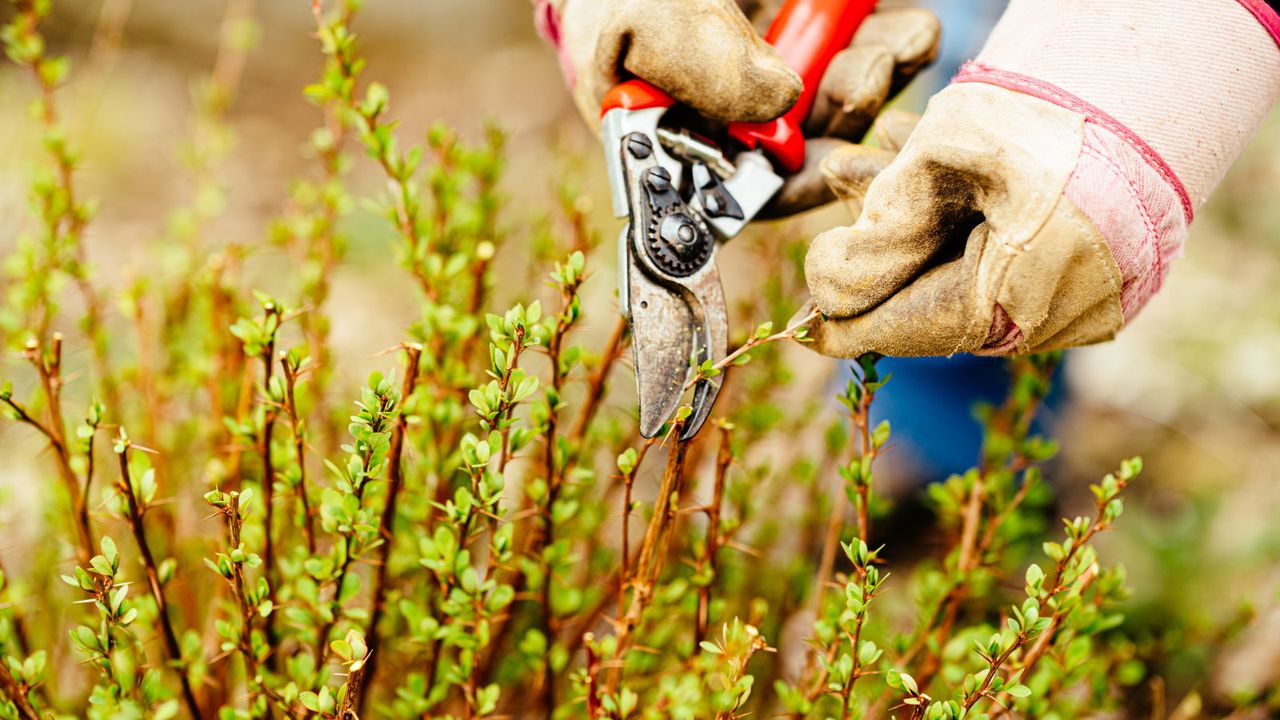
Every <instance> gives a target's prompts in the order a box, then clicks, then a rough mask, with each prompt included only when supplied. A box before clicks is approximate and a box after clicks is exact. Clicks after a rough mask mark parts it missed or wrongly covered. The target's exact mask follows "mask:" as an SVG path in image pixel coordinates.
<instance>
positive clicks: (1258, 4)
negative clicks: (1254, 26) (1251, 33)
mask: <svg viewBox="0 0 1280 720" xmlns="http://www.w3.org/2000/svg"><path fill="white" fill-rule="evenodd" d="M1240 4H1241V5H1243V6H1244V9H1245V10H1248V11H1249V12H1250V13H1253V16H1254V17H1256V18H1258V22H1259V23H1260V24H1261V25H1262V27H1263V29H1265V30H1266V31H1267V34H1268V35H1270V36H1271V39H1272V40H1275V41H1276V44H1277V45H1280V14H1277V13H1276V11H1275V9H1274V8H1272V7H1271V6H1270V5H1268V4H1267V3H1266V2H1265V0H1240Z"/></svg>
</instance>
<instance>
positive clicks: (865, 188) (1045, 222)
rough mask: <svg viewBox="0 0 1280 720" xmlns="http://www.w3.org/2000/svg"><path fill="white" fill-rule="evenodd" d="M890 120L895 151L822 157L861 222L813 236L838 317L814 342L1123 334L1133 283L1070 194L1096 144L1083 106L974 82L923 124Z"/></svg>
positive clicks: (1040, 341)
mask: <svg viewBox="0 0 1280 720" xmlns="http://www.w3.org/2000/svg"><path fill="white" fill-rule="evenodd" d="M880 128H881V131H880V132H878V133H877V134H878V136H879V137H880V140H881V144H882V145H883V146H884V147H882V148H869V147H854V148H849V149H846V150H842V151H841V152H839V153H837V154H834V155H832V156H831V157H829V158H828V159H827V161H826V163H825V165H824V170H825V171H826V172H827V174H828V179H829V181H830V182H831V183H832V185H833V187H834V188H835V189H836V192H837V193H838V194H839V195H841V196H842V197H843V198H844V199H845V200H847V201H848V202H849V203H850V205H851V208H852V209H853V210H854V212H855V214H858V215H859V217H858V221H857V223H856V224H854V225H853V226H851V227H840V228H835V229H832V230H829V231H827V232H825V233H823V234H821V235H819V236H818V237H817V238H815V239H814V241H813V244H812V245H811V246H810V249H809V253H808V256H807V257H806V259H805V276H806V279H807V280H808V283H809V290H810V292H811V293H812V295H813V302H814V304H816V306H817V307H818V308H819V309H820V310H821V311H822V312H823V313H824V314H825V315H826V317H827V319H826V321H825V322H819V323H816V324H815V325H814V326H813V327H812V333H811V335H812V337H813V339H814V348H815V349H816V350H818V351H819V352H822V353H823V354H826V355H835V356H840V357H856V356H858V355H861V354H863V353H867V352H878V353H881V354H885V355H895V356H928V355H951V354H954V353H958V352H971V353H979V354H982V353H986V354H1005V353H1015V352H1036V351H1043V350H1050V349H1055V348H1061V347H1068V346H1073V345H1082V344H1087V343H1091V342H1098V341H1101V340H1105V339H1108V338H1110V337H1112V336H1113V335H1114V334H1115V333H1116V331H1117V330H1118V329H1119V328H1120V326H1121V325H1122V324H1123V321H1124V315H1123V312H1122V308H1121V289H1122V284H1123V281H1124V278H1122V275H1121V272H1120V268H1119V267H1118V265H1117V263H1116V261H1115V259H1114V258H1113V256H1112V252H1111V250H1110V249H1109V247H1108V245H1107V242H1106V240H1105V239H1104V238H1103V237H1102V235H1101V234H1100V233H1099V232H1098V230H1097V229H1096V228H1095V227H1094V225H1093V224H1092V223H1091V222H1090V220H1089V218H1088V217H1086V216H1085V215H1084V214H1083V213H1082V212H1081V211H1080V210H1079V209H1078V208H1077V207H1076V206H1075V204H1073V202H1072V200H1071V199H1070V198H1069V197H1068V196H1067V192H1066V191H1067V189H1068V183H1069V181H1070V180H1071V179H1072V177H1073V175H1074V173H1075V171H1076V170H1077V168H1078V165H1079V162H1080V160H1081V157H1082V154H1083V153H1084V151H1085V122H1084V119H1083V118H1082V116H1081V115H1079V114H1077V113H1073V112H1071V111H1069V110H1066V109H1064V108H1061V107H1057V106H1055V105H1052V104H1050V103H1047V102H1044V101H1042V100H1039V99H1037V98H1034V97H1030V96H1027V95H1022V94H1019V93H1016V92H1013V91H1010V90H1006V89H1003V88H997V87H990V86H987V85H981V84H961V85H953V86H952V87H950V88H947V89H946V90H944V91H942V92H941V93H939V94H938V95H937V96H936V97H934V99H933V100H932V101H931V102H930V104H929V109H928V111H927V112H926V113H925V115H924V117H923V118H922V119H921V120H920V123H919V125H918V126H917V127H916V128H915V129H914V131H910V123H908V122H906V121H905V120H904V118H903V116H901V115H896V114H891V115H888V116H886V117H885V118H884V119H883V121H882V123H881V125H880ZM908 131H910V137H909V139H906V142H905V145H903V146H902V150H901V153H900V154H898V156H897V157H896V159H893V152H892V151H893V150H896V149H897V148H898V146H899V144H901V142H902V140H903V137H904V135H905V134H906V133H907V132H908ZM890 160H892V162H889V161H890ZM886 164H887V168H886V167H885V166H886ZM882 169H883V171H881V170H882Z"/></svg>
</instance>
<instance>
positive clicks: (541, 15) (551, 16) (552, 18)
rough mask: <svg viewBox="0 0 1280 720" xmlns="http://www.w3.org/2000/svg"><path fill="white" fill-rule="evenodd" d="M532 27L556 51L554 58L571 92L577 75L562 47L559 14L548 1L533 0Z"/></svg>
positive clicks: (576, 80) (566, 52)
mask: <svg viewBox="0 0 1280 720" xmlns="http://www.w3.org/2000/svg"><path fill="white" fill-rule="evenodd" d="M533 25H534V27H535V28H537V30H538V35H540V36H542V39H543V40H546V41H547V42H548V43H550V44H551V47H554V48H555V49H556V56H557V57H559V58H560V73H561V74H562V75H564V82H565V84H566V85H568V86H569V89H571V90H572V89H573V86H574V85H577V84H578V74H577V73H576V72H574V69H573V62H572V60H571V59H570V58H569V52H568V51H567V50H566V49H565V47H564V36H563V35H562V34H561V32H560V13H559V12H557V11H556V9H555V7H553V6H552V5H551V1H550V0H535V2H534V4H533Z"/></svg>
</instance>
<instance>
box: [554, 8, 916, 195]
mask: <svg viewBox="0 0 1280 720" xmlns="http://www.w3.org/2000/svg"><path fill="white" fill-rule="evenodd" d="M534 5H535V18H536V20H537V24H538V28H539V31H540V32H541V34H542V35H543V36H544V37H545V38H546V39H547V40H548V41H549V42H551V43H552V44H553V45H554V46H555V47H556V49H557V51H558V53H559V56H560V63H561V69H562V71H563V73H564V75H565V80H566V82H567V83H568V85H569V87H570V88H571V90H572V93H573V98H574V101H575V103H576V104H577V106H578V110H579V112H580V113H581V114H582V116H583V118H584V119H585V120H586V121H587V123H588V124H589V125H590V126H591V127H593V128H598V127H599V124H600V104H601V102H602V101H603V99H604V96H605V94H606V93H607V92H608V91H609V90H610V89H611V88H612V87H613V86H615V85H617V84H618V83H619V82H622V81H623V80H626V79H628V78H630V77H638V78H642V79H644V80H647V81H649V82H650V83H653V84H654V85H656V86H657V87H659V88H660V89H662V90H664V91H665V92H667V93H668V94H669V95H671V96H672V97H673V98H675V99H676V100H677V101H679V102H680V103H682V104H684V105H687V106H689V107H691V108H693V109H694V110H696V111H698V113H700V114H701V115H703V116H704V117H706V118H708V119H710V120H713V121H717V122H719V123H730V122H737V121H745V122H763V121H766V120H771V119H773V118H775V117H777V116H779V115H781V114H783V113H784V112H786V111H787V110H788V109H789V108H790V107H791V105H792V104H793V103H795V101H796V98H797V97H799V94H800V91H801V84H800V78H799V76H798V75H796V74H795V73H794V72H793V71H792V70H791V69H790V68H789V67H787V65H786V63H785V62H783V60H782V57H781V56H780V55H779V54H778V53H777V51H775V50H774V49H773V47H772V46H770V45H769V44H768V43H766V42H765V41H764V40H763V39H762V38H761V37H760V35H759V34H758V33H757V32H756V31H755V29H754V28H753V27H752V25H751V23H750V22H749V21H748V19H747V17H746V16H745V15H744V14H743V11H742V10H741V9H740V8H739V6H738V5H737V4H736V3H735V2H734V1H733V0H534ZM938 40H939V27H938V22H937V19H936V18H935V17H934V15H933V14H932V13H930V12H928V11H925V10H916V9H900V10H884V11H880V12H877V13H875V14H873V15H871V16H870V17H868V18H867V19H866V20H865V21H864V22H863V24H862V26H861V27H860V28H859V30H858V33H857V35H856V37H855V38H854V40H853V42H852V43H851V45H850V47H849V48H848V49H847V50H845V51H843V52H842V53H840V54H839V55H837V56H836V58H835V59H834V60H833V61H832V63H831V66H830V67H829V69H828V71H827V73H826V75H825V76H824V78H823V81H822V85H821V87H820V89H819V95H818V98H817V100H816V102H815V103H814V108H813V110H812V111H811V112H810V115H809V118H808V122H807V123H806V126H805V132H806V134H807V135H809V136H810V137H813V138H815V139H813V140H810V141H809V147H808V154H807V158H808V159H807V161H806V167H805V168H804V169H803V170H801V172H799V173H797V174H796V176H794V177H793V178H792V179H791V180H790V181H789V182H788V183H787V185H786V186H785V187H784V188H783V189H782V191H780V192H779V194H778V195H777V196H776V197H775V198H774V201H773V203H771V205H770V206H769V207H768V208H766V210H765V214H766V215H769V216H773V217H777V216H780V215H787V214H792V213H795V212H800V211H802V210H807V209H809V208H812V207H815V206H817V205H821V204H824V203H827V202H831V201H832V200H834V199H835V195H834V194H833V193H832V191H831V189H830V188H829V187H828V186H827V183H826V182H825V181H824V180H823V177H822V174H821V172H820V169H819V161H820V160H821V158H822V157H823V156H824V155H826V154H827V153H829V152H830V151H831V150H833V149H835V148H837V147H842V146H844V145H846V144H847V142H850V141H857V140H859V139H861V137H862V136H863V135H864V134H865V133H866V131H867V128H868V127H870V125H871V123H872V121H873V120H874V119H875V116H876V114H877V113H879V111H880V109H881V108H882V107H883V106H884V104H885V103H886V102H887V101H888V99H889V98H890V96H891V94H892V93H894V92H896V91H898V90H900V89H901V88H902V87H903V86H904V85H905V84H906V83H907V81H908V80H910V79H911V77H913V76H914V75H915V74H916V73H917V72H918V71H919V70H920V69H922V68H923V67H925V66H927V65H928V64H929V62H931V61H932V60H933V58H934V57H935V56H936V55H937V50H938Z"/></svg>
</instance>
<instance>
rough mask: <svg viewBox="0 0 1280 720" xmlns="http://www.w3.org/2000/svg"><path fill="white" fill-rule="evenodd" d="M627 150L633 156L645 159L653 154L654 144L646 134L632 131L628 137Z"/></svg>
mask: <svg viewBox="0 0 1280 720" xmlns="http://www.w3.org/2000/svg"><path fill="white" fill-rule="evenodd" d="M627 152H629V153H631V156H632V157H635V158H639V159H640V160H643V159H645V158H647V157H649V156H650V155H652V154H653V144H652V143H650V142H649V138H647V137H645V136H644V135H641V134H639V133H632V134H631V135H629V136H628V137H627Z"/></svg>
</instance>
